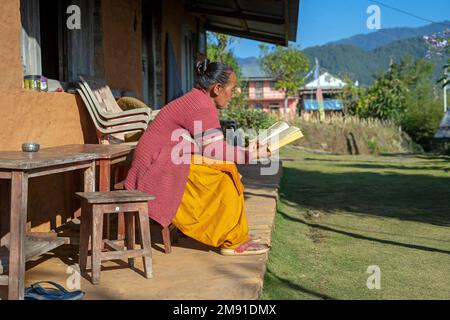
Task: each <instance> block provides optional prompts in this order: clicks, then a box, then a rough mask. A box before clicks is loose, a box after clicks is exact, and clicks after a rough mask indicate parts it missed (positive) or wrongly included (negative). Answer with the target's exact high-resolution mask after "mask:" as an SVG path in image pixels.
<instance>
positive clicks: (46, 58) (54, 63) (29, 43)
mask: <svg viewBox="0 0 450 320" xmlns="http://www.w3.org/2000/svg"><path fill="white" fill-rule="evenodd" d="M69 5H77V6H78V7H79V8H80V10H81V13H82V14H81V17H80V18H81V29H80V30H69V29H68V28H67V27H66V19H67V18H68V17H69V15H68V14H67V12H66V11H67V8H68V6H69ZM96 6H98V0H96V1H92V0H72V1H70V2H69V1H66V0H21V1H20V11H21V23H22V32H21V47H22V67H23V73H24V75H43V76H45V77H47V78H50V79H55V80H60V81H74V80H77V78H78V75H81V74H85V75H90V76H94V36H95V33H94V11H95V8H96Z"/></svg>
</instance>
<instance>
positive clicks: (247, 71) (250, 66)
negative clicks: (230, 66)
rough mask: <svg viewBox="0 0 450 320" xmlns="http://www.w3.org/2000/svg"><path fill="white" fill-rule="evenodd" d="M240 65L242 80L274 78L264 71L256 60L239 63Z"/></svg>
mask: <svg viewBox="0 0 450 320" xmlns="http://www.w3.org/2000/svg"><path fill="white" fill-rule="evenodd" d="M240 67H241V74H242V78H243V79H244V80H275V79H274V78H273V77H272V76H271V75H270V74H269V73H267V72H266V71H264V69H263V68H262V67H261V65H260V64H259V62H257V61H252V62H250V63H245V64H241V65H240Z"/></svg>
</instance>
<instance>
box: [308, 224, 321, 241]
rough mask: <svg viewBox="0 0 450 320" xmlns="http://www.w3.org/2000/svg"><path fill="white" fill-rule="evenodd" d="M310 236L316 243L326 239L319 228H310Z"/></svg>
mask: <svg viewBox="0 0 450 320" xmlns="http://www.w3.org/2000/svg"><path fill="white" fill-rule="evenodd" d="M306 236H307V237H308V238H310V239H311V240H312V242H314V243H321V242H323V241H324V239H325V236H324V235H323V234H322V232H320V230H319V229H317V228H309V232H308V233H307V234H306Z"/></svg>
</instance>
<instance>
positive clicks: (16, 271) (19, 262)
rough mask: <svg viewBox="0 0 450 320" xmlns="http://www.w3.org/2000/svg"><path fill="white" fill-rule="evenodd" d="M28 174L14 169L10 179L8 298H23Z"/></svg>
mask: <svg viewBox="0 0 450 320" xmlns="http://www.w3.org/2000/svg"><path fill="white" fill-rule="evenodd" d="M27 200H28V175H27V174H26V173H24V172H22V171H14V172H13V173H12V179H11V216H10V239H9V246H10V247H9V284H8V299H10V300H23V298H24V294H25V292H24V290H25V236H26V234H25V233H26V225H27Z"/></svg>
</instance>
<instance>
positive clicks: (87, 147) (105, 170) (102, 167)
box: [42, 144, 136, 240]
mask: <svg viewBox="0 0 450 320" xmlns="http://www.w3.org/2000/svg"><path fill="white" fill-rule="evenodd" d="M135 148H136V145H135V144H119V145H104V144H73V145H67V146H62V147H54V148H46V149H42V151H44V152H68V153H83V154H91V155H94V156H95V159H96V163H97V165H98V166H99V186H98V189H99V190H98V191H100V192H108V191H111V168H112V166H113V165H114V164H118V163H130V164H131V159H132V156H133V152H134V150H135ZM76 216H79V213H78V214H76ZM122 218H123V217H119V221H118V224H119V225H118V238H119V239H122V240H123V238H124V233H125V226H124V221H123V219H122ZM105 226H106V237H107V238H109V236H110V234H111V227H110V221H109V219H107V221H106V223H105Z"/></svg>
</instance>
